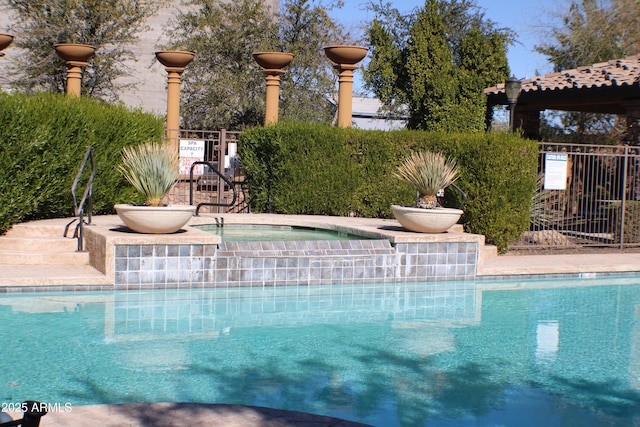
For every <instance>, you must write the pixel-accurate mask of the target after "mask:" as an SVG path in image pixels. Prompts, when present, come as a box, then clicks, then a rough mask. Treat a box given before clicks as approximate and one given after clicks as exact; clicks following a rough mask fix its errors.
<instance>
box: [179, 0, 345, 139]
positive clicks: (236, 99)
mask: <svg viewBox="0 0 640 427" xmlns="http://www.w3.org/2000/svg"><path fill="white" fill-rule="evenodd" d="M341 5H342V2H341V1H335V0H329V1H327V2H325V1H323V0H315V1H314V0H285V1H283V2H281V4H280V10H272V9H270V7H269V6H268V5H267V4H266V3H265V2H264V1H263V0H237V1H233V2H221V1H219V0H187V1H186V6H188V7H186V8H185V9H184V11H183V12H182V13H180V14H179V15H178V16H177V19H176V20H175V22H173V23H172V25H171V29H170V30H169V34H170V38H171V40H172V42H171V45H170V46H168V48H171V49H183V50H188V51H192V52H195V53H196V56H195V58H194V60H193V62H192V63H191V64H190V65H189V67H187V69H186V70H185V73H184V74H183V83H184V84H183V89H182V100H183V106H182V111H183V114H182V115H183V118H184V122H183V124H182V125H183V127H185V128H192V129H219V128H228V129H241V128H244V127H247V126H254V125H259V124H262V122H263V120H264V93H265V81H264V76H263V74H262V73H261V72H260V67H259V66H258V65H257V64H256V63H255V61H254V60H253V57H252V53H253V52H259V51H286V52H291V53H293V55H294V59H293V61H292V62H291V64H290V65H288V66H287V68H286V74H284V75H283V76H282V77H281V91H280V94H281V95H280V119H281V120H306V121H320V122H328V121H330V120H331V118H332V108H331V105H330V103H329V102H328V97H329V95H330V94H331V93H332V92H333V90H334V87H335V78H334V74H333V71H332V69H331V64H330V62H329V61H328V59H326V58H325V56H324V54H323V52H322V47H323V46H327V45H329V44H335V43H341V42H344V41H345V40H347V39H348V36H347V34H346V31H345V30H344V29H343V28H342V27H341V26H340V25H339V24H338V23H336V22H334V21H333V20H332V19H331V17H330V16H329V14H328V11H330V10H331V9H332V8H334V7H341Z"/></svg>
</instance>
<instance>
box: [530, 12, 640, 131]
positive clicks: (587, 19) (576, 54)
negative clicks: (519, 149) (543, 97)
mask: <svg viewBox="0 0 640 427" xmlns="http://www.w3.org/2000/svg"><path fill="white" fill-rule="evenodd" d="M639 14H640V2H638V1H637V0H610V1H598V0H580V1H576V0H572V1H571V3H570V4H569V7H568V8H567V9H566V12H564V13H562V14H560V16H559V18H560V19H559V24H557V25H556V26H555V27H554V26H553V25H552V26H551V29H550V34H551V37H550V39H549V40H547V41H545V42H544V43H542V44H540V45H538V46H536V48H535V49H536V51H537V52H539V53H541V54H543V55H546V56H547V58H548V60H549V61H550V62H551V63H552V64H553V67H554V71H562V70H565V69H571V68H577V67H580V66H584V65H590V64H594V63H599V62H604V61H608V60H611V59H616V58H623V57H625V56H628V55H632V54H637V53H638V50H639V49H640V23H639V22H638V20H637V16H638V15H639ZM553 117H554V118H555V120H547V123H545V126H543V132H542V136H543V137H544V138H545V139H549V140H557V139H562V140H564V141H567V140H571V141H584V140H585V138H586V137H587V135H588V138H589V141H590V142H594V143H595V142H599V143H612V142H617V141H619V140H620V137H621V135H623V134H624V127H625V125H624V124H623V123H621V122H620V120H619V118H618V117H616V116H614V115H611V114H591V113H576V112H572V113H561V114H555V115H553ZM554 122H555V123H558V122H559V123H560V127H558V126H557V125H553V123H554Z"/></svg>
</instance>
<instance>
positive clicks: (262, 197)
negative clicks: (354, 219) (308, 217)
mask: <svg viewBox="0 0 640 427" xmlns="http://www.w3.org/2000/svg"><path fill="white" fill-rule="evenodd" d="M424 149H430V150H436V151H440V152H442V153H444V154H445V155H451V156H454V157H455V158H456V159H457V160H458V163H459V164H460V167H461V173H460V177H459V179H458V181H457V185H458V186H459V187H460V188H462V190H463V191H465V192H466V194H467V196H468V200H467V202H466V204H465V206H464V212H465V213H464V216H463V219H462V222H463V223H464V225H465V229H466V231H468V232H470V233H478V234H483V235H485V237H486V239H487V242H488V243H491V244H495V245H496V246H497V247H498V249H499V251H500V252H505V251H506V250H507V249H508V246H509V244H510V243H511V242H513V241H514V240H515V239H516V238H517V237H518V236H520V234H522V232H524V231H525V230H526V229H527V228H528V226H529V211H530V207H531V196H532V194H533V192H534V189H535V184H536V169H537V160H538V159H537V152H538V147H537V144H536V143H535V142H534V141H530V140H526V139H523V138H521V137H519V136H517V135H514V134H509V133H472V134H451V133H430V132H421V131H406V130H404V131H394V132H383V131H364V130H358V129H341V128H336V127H329V126H325V125H319V124H308V123H281V124H278V125H275V126H269V127H265V128H253V129H248V130H246V131H244V132H243V133H242V135H241V136H240V144H239V151H240V152H239V154H240V158H241V159H242V164H243V167H244V169H245V172H246V174H247V180H248V184H249V187H250V190H251V191H250V194H251V205H252V209H253V210H254V211H255V212H276V213H283V214H313V215H340V216H346V215H354V216H362V217H392V213H391V209H390V205H391V204H400V205H414V204H415V192H414V190H413V189H412V188H411V186H410V185H408V184H406V183H404V182H402V181H400V180H399V179H397V178H395V177H394V176H393V172H394V171H395V170H396V167H397V165H399V164H400V162H401V161H402V160H403V159H404V158H405V157H406V156H407V155H408V154H409V153H410V152H412V151H415V150H424ZM447 198H448V199H449V203H451V205H452V206H455V205H456V200H455V199H458V198H459V195H457V194H456V192H454V191H448V193H447Z"/></svg>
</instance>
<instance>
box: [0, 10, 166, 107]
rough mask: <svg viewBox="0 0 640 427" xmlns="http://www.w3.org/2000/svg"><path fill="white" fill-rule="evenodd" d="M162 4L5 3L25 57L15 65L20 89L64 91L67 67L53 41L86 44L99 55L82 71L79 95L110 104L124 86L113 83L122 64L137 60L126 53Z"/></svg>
mask: <svg viewBox="0 0 640 427" xmlns="http://www.w3.org/2000/svg"><path fill="white" fill-rule="evenodd" d="M164 1H165V0H160V1H158V0H48V1H46V2H45V1H42V2H40V1H39V2H34V1H32V0H5V3H6V7H7V9H8V10H9V11H10V12H12V13H13V15H14V18H15V23H14V24H13V25H12V26H11V31H12V32H13V33H14V34H20V37H16V40H15V44H16V47H19V48H22V49H25V54H24V55H22V56H20V57H18V59H17V60H16V62H15V63H14V64H13V72H14V73H15V74H16V75H17V79H16V80H15V81H14V83H13V85H14V87H16V88H17V89H19V90H24V91H33V90H42V89H44V90H49V91H53V92H64V90H65V84H66V68H65V66H64V62H63V61H62V60H61V59H60V58H58V56H57V55H56V54H55V50H54V47H53V46H54V45H55V44H57V43H84V44H90V45H93V46H95V47H96V52H97V54H96V55H95V57H94V58H92V59H91V61H90V62H89V64H88V65H87V67H85V69H84V72H83V91H85V92H86V94H88V95H90V96H94V97H98V98H103V99H106V100H109V101H112V100H116V99H117V95H116V92H117V91H118V90H119V89H122V88H124V87H126V86H128V85H124V84H122V83H118V82H116V80H117V78H118V77H120V76H123V75H125V74H127V73H128V70H127V69H126V68H125V65H124V61H126V60H128V59H135V57H134V55H133V52H132V51H131V50H130V47H131V45H132V43H134V42H135V40H136V39H137V36H136V35H137V34H138V33H139V32H141V31H142V30H144V29H145V24H144V21H145V20H146V19H147V18H148V17H149V16H152V15H153V14H155V13H156V11H157V10H158V8H159V7H160V6H161V5H162V4H163V2H164Z"/></svg>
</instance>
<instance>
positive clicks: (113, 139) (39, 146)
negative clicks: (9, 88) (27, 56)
mask: <svg viewBox="0 0 640 427" xmlns="http://www.w3.org/2000/svg"><path fill="white" fill-rule="evenodd" d="M163 126H164V124H163V121H162V120H161V119H160V118H159V117H156V116H154V115H151V114H147V113H143V112H141V111H130V110H128V109H127V108H126V107H124V106H122V105H109V104H106V103H104V102H101V101H96V100H93V99H89V98H80V99H71V98H68V97H65V96H63V95H55V94H45V93H40V94H35V95H26V94H6V93H0V129H1V131H0V233H2V232H4V231H6V230H7V229H8V228H9V227H11V225H13V224H15V223H17V222H20V221H24V220H31V219H42V218H54V217H66V216H71V215H73V214H74V212H73V210H74V208H73V201H72V197H71V185H72V184H73V181H74V179H75V176H76V174H77V172H78V169H79V167H80V163H81V161H82V158H83V157H84V155H85V152H86V149H87V147H88V146H91V147H92V148H93V154H94V158H95V163H96V169H97V172H96V177H95V183H94V187H93V200H94V203H93V208H94V209H93V210H94V212H95V213H98V214H100V213H113V205H114V204H116V203H121V202H127V203H129V202H139V201H140V197H139V196H138V195H137V194H136V192H135V190H134V189H133V188H131V186H130V185H129V184H128V183H127V182H126V180H125V179H124V178H123V177H122V174H120V172H119V171H117V170H116V167H115V165H116V164H117V163H118V162H119V161H120V153H121V151H122V148H123V147H125V146H128V145H135V144H139V143H141V142H144V141H146V140H158V141H159V140H161V139H162V134H163ZM88 173H89V172H88V171H87V172H86V174H88ZM84 182H86V176H85V177H83V179H81V183H84ZM83 191H84V189H83V188H81V187H80V188H79V189H78V194H82V192H83Z"/></svg>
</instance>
